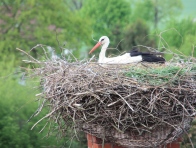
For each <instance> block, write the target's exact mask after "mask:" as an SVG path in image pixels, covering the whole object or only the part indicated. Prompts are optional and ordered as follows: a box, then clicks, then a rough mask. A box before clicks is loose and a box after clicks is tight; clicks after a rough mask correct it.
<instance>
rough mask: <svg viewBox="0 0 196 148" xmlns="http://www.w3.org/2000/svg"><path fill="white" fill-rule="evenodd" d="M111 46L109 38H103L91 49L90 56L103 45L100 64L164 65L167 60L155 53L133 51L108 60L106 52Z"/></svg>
mask: <svg viewBox="0 0 196 148" xmlns="http://www.w3.org/2000/svg"><path fill="white" fill-rule="evenodd" d="M109 44H110V40H109V38H108V37H107V36H102V37H101V38H100V39H99V41H98V43H97V44H96V45H95V46H94V47H93V48H92V49H91V51H90V52H89V54H91V53H92V52H93V51H95V49H97V48H98V47H99V46H101V45H102V48H101V52H100V53H99V60H98V63H108V64H128V63H135V62H142V61H144V62H159V63H164V62H165V59H164V58H163V57H158V56H156V55H155V54H153V53H146V52H138V51H137V50H132V51H131V52H130V53H125V54H123V55H121V56H117V57H112V58H107V57H106V56H105V53H106V50H107V48H108V46H109Z"/></svg>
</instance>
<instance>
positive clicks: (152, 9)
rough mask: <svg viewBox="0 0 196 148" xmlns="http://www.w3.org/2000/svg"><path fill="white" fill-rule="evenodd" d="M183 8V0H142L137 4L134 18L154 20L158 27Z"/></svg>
mask: <svg viewBox="0 0 196 148" xmlns="http://www.w3.org/2000/svg"><path fill="white" fill-rule="evenodd" d="M181 10H182V2H181V0H173V1H171V0H164V1H162V0H145V1H141V0H140V1H137V2H136V4H135V8H134V10H133V15H132V19H133V20H136V19H137V18H141V19H144V20H146V21H147V22H150V23H152V22H153V24H154V28H155V29H157V28H158V25H159V24H160V23H161V22H163V21H166V20H170V19H171V18H173V17H175V16H176V15H179V13H180V11H181Z"/></svg>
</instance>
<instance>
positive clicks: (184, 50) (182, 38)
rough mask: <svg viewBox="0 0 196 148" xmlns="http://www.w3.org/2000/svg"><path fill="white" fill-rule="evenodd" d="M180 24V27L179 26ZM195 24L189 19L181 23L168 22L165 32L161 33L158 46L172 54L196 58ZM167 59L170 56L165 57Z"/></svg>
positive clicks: (175, 21)
mask: <svg viewBox="0 0 196 148" xmlns="http://www.w3.org/2000/svg"><path fill="white" fill-rule="evenodd" d="M179 24H180V25H179ZM195 39H196V23H195V22H193V21H192V19H191V18H188V19H183V20H181V21H177V20H173V21H170V22H169V23H168V25H167V27H166V31H164V32H163V33H162V36H161V39H160V46H163V47H165V48H166V49H169V50H171V51H172V52H173V53H178V54H184V55H187V56H192V54H193V56H194V57H195V56H196V51H195V44H196V40H195ZM166 57H167V58H168V59H169V57H170V55H166Z"/></svg>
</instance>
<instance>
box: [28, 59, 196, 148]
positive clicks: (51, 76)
mask: <svg viewBox="0 0 196 148" xmlns="http://www.w3.org/2000/svg"><path fill="white" fill-rule="evenodd" d="M36 62H37V64H38V65H39V66H38V68H35V69H33V75H36V76H38V77H39V78H41V83H40V84H41V87H42V93H41V94H40V98H42V99H43V104H42V105H41V106H40V108H39V109H38V112H39V111H40V110H41V108H42V107H43V106H49V108H50V109H49V113H48V114H47V115H46V116H45V117H43V118H50V119H53V120H54V121H56V122H57V123H58V124H59V127H60V128H61V132H62V133H66V131H67V130H68V129H69V128H72V129H74V130H73V131H75V132H77V131H84V132H87V133H91V134H92V135H95V136H97V137H99V138H102V139H104V141H109V142H114V143H117V144H120V145H123V146H127V147H133V146H138V147H157V146H159V145H164V144H167V143H169V142H171V141H173V140H175V139H176V138H178V137H179V136H180V135H182V134H183V133H184V132H186V131H187V130H188V129H189V127H190V123H191V121H192V118H193V117H194V116H195V113H196V112H195V107H196V65H195V64H194V63H193V62H190V61H189V62H186V63H184V64H175V63H167V64H165V65H160V64H147V63H143V64H132V65H108V66H102V65H98V64H96V63H90V62H74V63H67V62H65V61H63V60H61V59H58V60H54V59H53V60H47V61H44V62H38V61H36ZM31 74H32V73H31ZM43 118H42V119H43ZM42 119H40V121H41V120H42ZM38 122H39V121H38ZM36 124H37V123H36ZM36 124H35V125H36ZM75 132H74V133H75Z"/></svg>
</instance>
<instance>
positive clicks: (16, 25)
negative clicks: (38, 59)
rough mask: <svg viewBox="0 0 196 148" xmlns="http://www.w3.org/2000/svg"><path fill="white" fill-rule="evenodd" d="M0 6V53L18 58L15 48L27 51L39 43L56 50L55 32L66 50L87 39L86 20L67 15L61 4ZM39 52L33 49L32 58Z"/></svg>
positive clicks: (17, 0) (20, 2)
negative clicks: (11, 53) (11, 54)
mask: <svg viewBox="0 0 196 148" xmlns="http://www.w3.org/2000/svg"><path fill="white" fill-rule="evenodd" d="M0 5H1V7H0V13H1V14H4V15H0V28H1V30H0V33H1V34H2V35H1V36H0V40H1V43H0V51H1V52H2V53H5V54H9V53H10V52H13V53H15V54H16V55H17V56H16V58H19V57H20V54H18V52H16V50H15V48H16V47H20V48H22V49H24V50H27V51H29V50H30V49H31V48H32V47H34V46H35V45H37V44H40V43H41V44H45V45H48V46H52V47H55V48H56V49H58V46H59V45H58V42H57V40H56V33H55V31H57V33H58V41H59V42H60V45H61V46H62V45H63V44H64V43H66V45H65V47H66V48H67V49H75V50H76V49H77V48H79V47H80V46H81V45H82V44H83V43H84V42H87V41H88V39H89V37H90V35H89V27H88V21H87V20H86V19H84V18H81V17H80V16H78V14H77V13H74V12H71V11H70V9H69V8H68V6H67V5H66V3H65V2H63V1H61V2H56V1H53V0H48V1H38V0H33V1H32V0H26V1H23V0H14V1H12V0H3V1H1V2H0ZM84 22H85V23H84ZM40 51H41V49H40V50H33V53H34V56H37V55H38V53H40ZM78 51H79V50H78ZM59 52H60V50H59Z"/></svg>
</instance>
